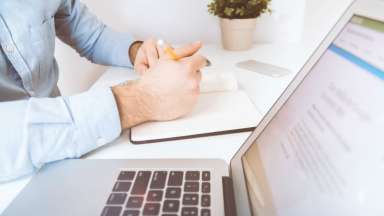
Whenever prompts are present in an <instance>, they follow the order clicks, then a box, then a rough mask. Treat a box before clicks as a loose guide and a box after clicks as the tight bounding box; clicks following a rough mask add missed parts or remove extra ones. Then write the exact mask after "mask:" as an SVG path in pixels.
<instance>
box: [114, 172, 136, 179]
mask: <svg viewBox="0 0 384 216" xmlns="http://www.w3.org/2000/svg"><path fill="white" fill-rule="evenodd" d="M134 177H135V171H121V172H120V174H119V177H117V180H119V181H130V180H133V178H134Z"/></svg>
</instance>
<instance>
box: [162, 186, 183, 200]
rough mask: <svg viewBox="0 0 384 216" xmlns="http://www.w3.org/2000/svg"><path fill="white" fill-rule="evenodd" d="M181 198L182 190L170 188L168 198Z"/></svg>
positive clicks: (167, 192) (166, 194)
mask: <svg viewBox="0 0 384 216" xmlns="http://www.w3.org/2000/svg"><path fill="white" fill-rule="evenodd" d="M180 196H181V188H177V187H169V188H167V191H166V192H165V197H166V198H180Z"/></svg>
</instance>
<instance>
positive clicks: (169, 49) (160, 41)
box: [157, 40, 180, 61]
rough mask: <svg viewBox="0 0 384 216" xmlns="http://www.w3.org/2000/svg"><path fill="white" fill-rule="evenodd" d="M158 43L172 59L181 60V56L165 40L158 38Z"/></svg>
mask: <svg viewBox="0 0 384 216" xmlns="http://www.w3.org/2000/svg"><path fill="white" fill-rule="evenodd" d="M157 44H158V45H159V46H160V47H162V48H163V50H164V52H165V53H166V54H167V55H168V56H169V57H170V58H171V59H172V60H175V61H177V60H179V59H180V57H179V56H178V55H177V54H176V53H175V51H174V50H173V49H172V48H171V47H170V46H167V45H166V44H165V42H164V41H163V40H158V41H157Z"/></svg>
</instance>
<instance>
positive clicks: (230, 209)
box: [223, 176, 237, 216]
mask: <svg viewBox="0 0 384 216" xmlns="http://www.w3.org/2000/svg"><path fill="white" fill-rule="evenodd" d="M223 193H224V211H225V216H236V215H237V213H236V203H235V194H234V191H233V182H232V178H230V177H228V176H223Z"/></svg>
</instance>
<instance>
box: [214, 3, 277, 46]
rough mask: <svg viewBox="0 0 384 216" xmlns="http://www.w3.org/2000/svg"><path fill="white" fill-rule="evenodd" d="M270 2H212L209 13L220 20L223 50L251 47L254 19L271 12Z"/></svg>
mask: <svg viewBox="0 0 384 216" xmlns="http://www.w3.org/2000/svg"><path fill="white" fill-rule="evenodd" d="M270 1H271V0H212V1H211V2H210V3H209V4H208V11H209V13H211V14H213V15H215V16H218V17H219V18H220V28H221V41H222V44H223V47H224V49H227V50H247V49H250V48H251V47H252V43H253V32H254V29H255V25H256V18H257V17H259V16H260V15H261V14H263V13H265V12H271V10H270V8H269V3H270Z"/></svg>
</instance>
